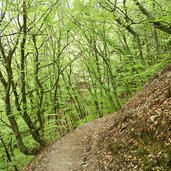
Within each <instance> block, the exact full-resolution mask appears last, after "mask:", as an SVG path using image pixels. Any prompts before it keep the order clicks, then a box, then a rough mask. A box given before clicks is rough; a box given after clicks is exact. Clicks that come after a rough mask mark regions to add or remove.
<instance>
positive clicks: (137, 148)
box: [24, 64, 171, 171]
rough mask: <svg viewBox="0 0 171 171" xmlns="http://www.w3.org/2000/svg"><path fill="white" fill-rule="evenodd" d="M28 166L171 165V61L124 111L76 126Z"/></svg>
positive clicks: (122, 170) (62, 169)
mask: <svg viewBox="0 0 171 171" xmlns="http://www.w3.org/2000/svg"><path fill="white" fill-rule="evenodd" d="M24 170H25V171H26V170H27V171H29V170H34V171H48V170H49V171H71V170H72V171H76V170H80V171H83V170H84V171H105V170H106V171H109V170H111V171H129V170H130V171H133V170H135V171H136V170H147V171H148V170H149V171H150V170H161V171H164V170H166V171H167V170H171V64H170V65H168V66H167V67H166V68H165V69H164V70H163V71H162V72H160V73H158V74H157V75H156V77H155V78H154V79H153V80H152V81H151V82H150V83H149V84H148V85H146V86H145V87H144V90H143V91H142V92H140V93H138V94H137V95H136V96H135V97H134V98H132V99H131V100H130V101H129V102H128V103H127V104H126V105H125V107H124V108H123V109H122V110H121V111H120V112H118V113H115V114H113V115H109V116H107V117H104V118H102V119H98V120H95V121H93V122H90V123H87V124H86V125H84V126H82V127H80V128H78V129H76V130H75V131H73V132H72V133H71V134H68V135H67V136H66V137H64V138H62V139H61V140H60V141H57V142H56V143H54V144H53V145H52V146H50V147H49V148H47V149H46V150H45V151H44V152H42V153H41V154H40V155H39V156H37V157H36V159H35V160H34V161H33V162H32V163H31V164H30V165H29V166H28V167H26V168H25V169H24Z"/></svg>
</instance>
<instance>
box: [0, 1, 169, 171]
mask: <svg viewBox="0 0 171 171" xmlns="http://www.w3.org/2000/svg"><path fill="white" fill-rule="evenodd" d="M22 2H23V1H22ZM22 2H21V1H14V2H9V1H4V2H2V3H1V4H0V10H1V11H2V12H5V13H4V14H5V17H4V18H3V13H2V15H1V17H2V21H1V20H0V30H1V36H0V41H1V43H0V68H1V71H0V73H1V75H2V76H1V75H0V85H1V86H0V95H1V96H0V107H1V110H2V112H1V115H0V118H1V119H2V120H0V127H1V128H2V129H1V132H0V136H1V137H3V139H4V141H5V143H6V144H7V146H10V143H11V142H10V141H11V139H12V140H13V141H12V148H13V151H14V156H15V157H14V156H12V154H11V153H10V155H11V156H12V163H10V164H7V163H5V162H3V161H0V167H1V168H0V170H7V169H11V170H12V169H13V168H14V163H15V164H16V165H17V167H18V168H21V167H23V165H25V163H27V161H28V160H30V158H32V156H31V157H28V156H25V155H23V154H21V153H20V152H19V150H18V149H17V148H16V140H15V139H16V137H15V134H14V132H13V131H12V129H11V128H9V126H7V125H10V122H9V117H8V116H7V113H5V111H6V110H5V109H6V106H7V102H5V101H4V99H5V98H4V97H5V95H6V91H4V90H6V86H4V84H3V81H2V80H3V79H4V80H5V82H7V83H9V84H10V88H11V89H10V90H9V94H10V104H9V106H10V108H11V113H10V114H11V116H14V119H15V120H16V123H17V124H18V125H17V126H18V128H19V131H20V133H21V137H22V140H23V142H24V143H25V145H26V146H27V147H37V146H39V143H38V142H36V141H35V140H34V139H33V138H32V136H31V134H30V132H32V131H33V130H40V131H39V133H40V135H41V136H42V137H44V139H45V140H47V141H50V140H53V141H54V140H57V139H59V138H60V137H61V136H64V135H65V134H67V133H68V132H70V131H72V130H73V129H75V128H76V127H77V126H79V125H82V124H84V123H86V122H89V121H92V120H93V119H96V118H99V117H102V116H104V115H106V114H109V113H112V112H115V111H117V110H118V109H120V107H121V106H122V105H123V104H125V103H126V102H127V101H128V99H130V98H131V96H132V95H133V94H134V93H136V92H137V91H139V90H141V89H142V87H143V85H144V84H145V83H146V82H148V80H150V78H153V76H154V75H155V74H156V73H157V72H158V71H159V70H160V69H161V68H163V67H164V66H165V65H166V64H167V63H169V62H170V59H171V57H170V56H171V53H170V50H171V46H170V36H168V34H166V33H164V32H161V31H159V30H157V34H156V33H155V32H154V27H153V26H152V25H151V23H149V21H153V20H149V19H148V18H147V19H145V18H144V15H143V14H142V12H141V11H140V10H139V9H138V8H137V6H136V4H135V3H134V2H133V1H132V2H130V3H127V2H126V4H125V6H124V4H123V3H121V2H118V3H117V4H116V6H112V5H114V4H112V3H109V2H108V1H96V0H90V1H82V0H73V1H72V2H70V1H64V0H63V1H59V2H58V3H57V1H55V0H51V1H48V2H47V1H45V0H35V1H27V2H26V14H27V23H26V25H27V26H26V44H25V47H24V51H25V57H24V63H25V66H24V70H22V69H21V65H22V63H21V50H23V49H21V48H20V47H21V42H22V40H23V39H22V38H23V6H22ZM140 2H141V1H140ZM155 2H156V7H155V8H156V9H155V10H154V8H153V1H143V4H144V5H145V7H146V8H147V9H148V10H149V11H150V12H151V11H152V13H155V21H162V23H165V24H166V25H167V23H169V22H170V19H171V17H170V8H169V7H170V3H169V4H168V1H166V0H165V1H162V7H161V6H160V5H159V4H160V3H161V1H160V0H157V1H155ZM153 10H154V11H153ZM117 19H120V23H119V22H117V21H118V20H117ZM129 26H130V27H131V28H132V30H133V31H132V32H135V33H136V35H138V38H139V41H140V44H139V47H138V44H137V40H138V39H137V36H135V35H133V34H132V33H131V32H129V29H130V27H129ZM128 28H129V29H128ZM156 42H158V46H156ZM13 48H14V53H13V54H12V56H11V58H8V59H9V60H11V61H9V62H8V60H5V57H4V52H5V56H9V55H10V54H11V52H12V51H11V50H12V49H13ZM141 51H142V52H143V59H144V61H142V59H140V52H141ZM8 65H10V67H11V70H12V73H10V72H9V71H10V70H9V68H6V66H8ZM23 72H24V74H25V79H24V80H22V75H21V73H23ZM11 75H12V76H13V77H12V78H11V80H12V81H13V83H12V82H11V81H9V80H10V79H9V78H8V76H9V77H10V76H11ZM23 83H25V92H24V94H25V96H26V103H23V96H22V93H23V91H24V89H23V87H22V86H23ZM15 90H16V92H15ZM15 93H17V94H15ZM17 98H18V105H17ZM22 103H23V104H22ZM9 106H8V107H9ZM25 108H26V112H27V114H28V117H29V118H30V120H31V121H32V124H33V128H29V125H28V124H27V123H26V120H24V119H25V118H24V117H25V116H24V109H25ZM5 123H6V124H5ZM10 126H11V125H10ZM31 129H32V130H31ZM9 140H10V141H9ZM113 148H114V149H115V148H119V146H116V147H113ZM144 152H146V151H143V150H142V149H139V154H143V153H144ZM0 154H1V158H2V159H3V160H4V161H7V157H6V155H5V151H4V148H3V146H2V144H1V143H0ZM21 158H23V159H22V162H21ZM144 160H145V159H144ZM168 161H169V159H168ZM7 165H9V167H8V168H7ZM146 165H147V170H148V169H149V168H148V165H150V166H149V167H151V165H153V162H151V163H149V164H148V163H147V164H146Z"/></svg>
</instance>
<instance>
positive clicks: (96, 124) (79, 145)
mask: <svg viewBox="0 0 171 171" xmlns="http://www.w3.org/2000/svg"><path fill="white" fill-rule="evenodd" d="M112 117H113V115H108V116H106V117H104V118H101V119H97V120H95V121H93V122H90V123H87V124H85V125H83V126H81V127H79V128H77V129H76V130H75V131H73V132H72V133H70V134H68V135H67V136H65V137H63V138H62V139H61V140H59V141H57V142H55V143H54V144H53V145H51V146H50V147H49V148H48V149H46V150H45V152H43V153H42V154H40V155H39V156H38V157H37V158H36V159H35V160H34V161H33V162H32V163H31V164H30V165H29V166H28V167H27V168H25V169H24V171H78V170H84V166H85V167H87V164H86V159H87V157H88V156H89V155H90V153H91V148H94V147H95V146H96V139H97V138H98V136H99V135H100V134H101V133H103V132H104V131H105V130H106V129H108V128H109V126H110V123H112ZM89 171H90V170H89ZM92 171H93V169H92Z"/></svg>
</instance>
